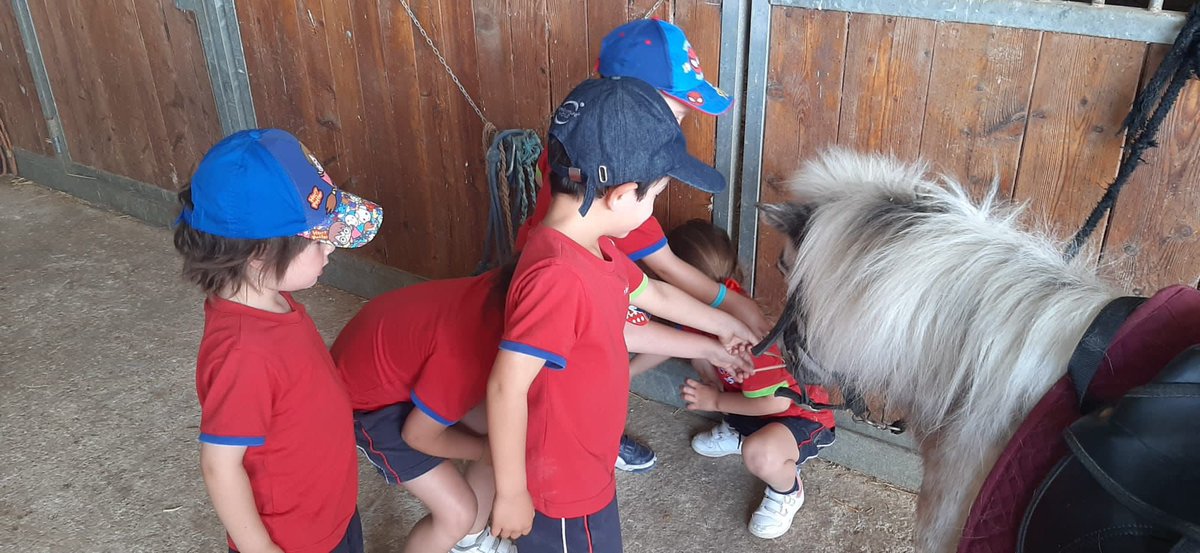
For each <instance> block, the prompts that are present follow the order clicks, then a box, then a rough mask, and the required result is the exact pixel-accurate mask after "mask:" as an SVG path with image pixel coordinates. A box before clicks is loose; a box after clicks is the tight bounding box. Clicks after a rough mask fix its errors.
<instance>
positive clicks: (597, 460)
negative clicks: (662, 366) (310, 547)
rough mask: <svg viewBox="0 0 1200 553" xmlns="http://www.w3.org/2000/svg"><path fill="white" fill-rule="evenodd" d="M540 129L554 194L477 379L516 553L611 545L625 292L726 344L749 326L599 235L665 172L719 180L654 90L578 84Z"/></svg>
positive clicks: (744, 335)
mask: <svg viewBox="0 0 1200 553" xmlns="http://www.w3.org/2000/svg"><path fill="white" fill-rule="evenodd" d="M549 134H550V140H549V145H548V148H549V154H548V160H549V164H550V168H551V171H552V173H553V175H552V177H551V181H550V184H551V187H552V192H553V196H552V199H551V201H550V204H549V206H548V209H547V212H546V217H545V219H544V221H543V223H542V225H541V226H539V227H537V228H535V229H533V231H532V232H530V234H529V237H528V243H527V244H526V245H525V248H524V250H523V251H522V253H521V258H520V260H519V262H518V263H517V267H516V271H515V273H514V276H513V281H512V283H511V285H510V286H509V289H508V299H507V304H506V307H505V331H504V336H503V339H502V341H501V343H500V352H499V354H498V355H497V357H496V362H495V365H494V368H493V371H492V375H491V377H490V379H489V381H488V394H487V412H488V434H489V439H490V440H491V446H492V456H493V461H494V464H495V467H496V500H495V506H494V508H493V511H492V528H493V532H495V533H496V534H497V535H499V536H501V537H506V538H510V539H511V538H520V537H521V536H523V535H525V534H527V533H528V536H526V537H523V538H520V540H519V541H518V542H517V547H518V548H519V549H520V550H521V551H522V553H539V552H543V551H563V550H564V549H565V550H567V551H588V552H599V553H608V552H619V551H621V527H620V520H619V517H618V515H617V504H616V488H615V479H614V474H613V471H614V465H615V461H616V457H617V450H618V447H619V442H620V438H621V430H622V428H623V426H624V423H625V414H626V409H627V406H628V394H629V365H628V361H629V358H628V352H627V350H626V347H625V340H624V336H623V331H624V328H623V327H624V324H625V323H624V321H625V315H626V311H627V308H628V306H629V304H630V302H632V303H634V304H635V305H637V306H638V307H641V308H645V309H646V310H648V311H650V312H652V313H655V314H656V315H660V316H664V317H667V318H669V319H671V320H675V321H680V322H683V323H685V324H689V325H691V326H695V327H697V328H700V329H702V330H705V331H706V332H709V333H710V334H714V335H716V336H718V337H720V340H721V342H722V343H723V344H725V345H726V347H730V348H733V349H739V348H741V347H744V346H748V345H749V344H750V343H751V342H752V340H753V336H751V333H750V331H749V329H747V328H746V327H745V325H743V324H741V323H740V322H738V321H737V320H736V319H734V318H733V317H729V316H727V315H724V314H722V313H721V312H719V311H715V310H713V309H711V308H709V307H707V306H705V305H704V304H702V303H700V302H699V301H697V300H695V299H693V298H692V297H690V296H688V295H687V294H685V293H683V292H681V291H679V290H678V289H676V288H674V287H672V286H670V285H666V284H663V283H661V282H657V281H651V280H650V279H647V278H646V277H645V275H643V274H642V272H641V271H640V270H639V269H638V268H637V266H636V265H634V263H633V262H632V261H630V260H629V258H628V257H626V256H625V255H623V254H622V253H621V252H620V251H619V250H618V249H617V248H616V246H615V245H614V244H613V241H612V239H611V238H608V237H609V236H616V237H621V236H625V235H627V234H628V233H629V232H630V231H632V230H633V229H635V228H637V227H638V226H639V225H641V224H642V223H643V222H645V221H646V219H647V218H649V217H650V214H651V212H652V210H653V209H654V199H655V197H656V196H658V194H660V193H661V192H662V191H663V189H665V187H666V183H667V179H668V177H672V178H676V179H678V180H681V181H683V182H685V183H687V184H690V185H692V186H695V187H696V188H699V189H701V190H704V191H706V192H710V193H714V192H719V191H720V190H721V189H722V188H724V185H725V183H724V179H723V178H722V177H721V175H720V174H719V173H717V172H716V171H715V170H714V169H712V168H711V167H708V166H706V165H704V164H703V163H701V162H700V161H699V160H697V159H695V158H693V157H691V156H690V155H688V153H687V143H686V141H685V139H684V137H683V132H682V130H681V129H680V128H679V125H678V123H677V122H676V120H675V118H674V116H673V115H672V113H671V110H670V108H669V107H668V106H667V104H666V102H664V101H663V100H662V96H660V95H659V94H658V92H657V91H656V90H655V89H654V88H653V87H651V86H650V85H648V84H646V83H645V82H643V81H640V80H638V79H630V78H603V79H593V80H589V81H585V82H584V83H582V84H580V85H579V86H577V87H576V88H575V90H573V91H572V92H571V93H570V94H569V95H568V96H567V99H566V100H565V101H564V102H563V104H562V105H561V106H560V107H559V108H558V110H557V111H556V112H555V113H554V116H553V118H552V121H551V124H550V133H549ZM714 313H715V314H717V315H722V316H723V318H722V317H713V316H711V315H712V314H714ZM543 369H545V370H543ZM535 511H536V514H535Z"/></svg>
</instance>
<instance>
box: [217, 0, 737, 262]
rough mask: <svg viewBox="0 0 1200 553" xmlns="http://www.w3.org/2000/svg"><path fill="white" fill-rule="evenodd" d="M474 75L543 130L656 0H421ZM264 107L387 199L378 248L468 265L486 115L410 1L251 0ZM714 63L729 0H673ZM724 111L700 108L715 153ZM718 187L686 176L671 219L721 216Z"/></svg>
mask: <svg viewBox="0 0 1200 553" xmlns="http://www.w3.org/2000/svg"><path fill="white" fill-rule="evenodd" d="M409 3H410V5H411V6H412V7H413V10H414V11H415V14H416V16H417V17H418V18H419V19H420V21H421V23H422V24H423V25H424V26H425V28H426V30H427V31H428V32H429V34H430V36H431V37H432V39H433V41H434V44H436V45H437V46H438V47H439V48H440V49H441V51H442V53H443V54H444V55H445V58H446V61H447V62H448V63H449V65H450V67H452V68H453V69H454V71H455V73H456V74H457V75H458V77H459V79H460V80H461V82H462V85H463V86H464V87H465V88H466V90H467V91H468V92H469V93H470V94H471V95H472V97H474V99H475V100H476V102H478V104H479V107H480V108H481V109H482V110H483V112H484V114H486V116H487V117H488V119H490V120H491V121H493V122H494V123H495V124H496V126H497V127H498V128H500V129H505V128H532V129H536V130H538V131H539V133H541V134H542V136H543V137H544V133H545V130H546V125H547V121H548V120H549V115H550V113H551V111H552V110H553V108H555V107H556V106H557V105H558V103H559V102H560V101H561V100H562V99H563V98H564V97H565V96H566V94H567V92H569V91H570V90H571V88H573V87H574V86H575V85H576V84H578V83H579V82H580V81H582V80H584V79H586V78H588V77H589V75H590V74H591V71H592V69H593V67H594V66H595V60H596V56H597V51H598V49H599V45H600V40H601V38H603V36H604V35H605V34H606V33H607V32H608V31H609V30H611V29H613V28H614V27H616V26H618V25H620V24H622V23H624V22H626V21H628V20H630V19H634V18H637V17H641V16H642V15H643V14H645V12H646V10H648V9H649V8H650V7H651V6H653V5H654V3H655V2H654V0H591V1H590V2H587V3H586V8H585V7H584V6H585V4H583V3H581V2H576V1H574V0H461V1H458V0H456V1H441V2H428V1H410V2H409ZM237 6H238V20H239V23H240V25H241V28H242V37H243V41H244V43H245V50H246V56H247V66H248V69H249V72H250V83H251V87H252V89H253V95H254V104H255V108H256V111H257V114H258V121H259V124H260V125H263V126H276V127H281V128H284V129H288V130H291V131H292V132H294V133H296V135H297V136H299V137H300V138H301V140H303V141H304V142H305V143H306V144H307V145H308V146H309V148H310V149H312V150H313V151H314V152H315V153H317V155H318V156H321V157H323V158H324V160H325V162H326V163H325V166H326V167H327V168H328V170H329V172H330V174H331V175H332V176H333V177H334V179H335V180H336V181H339V182H340V183H341V184H342V185H343V186H345V187H346V188H347V189H348V190H351V191H356V192H359V193H361V194H363V195H366V196H368V197H370V198H374V199H376V200H378V201H379V202H380V203H381V204H382V205H383V206H384V209H385V215H386V216H385V222H384V225H383V228H382V230H381V232H380V235H379V237H377V238H376V239H375V240H374V241H373V242H372V243H371V244H370V245H369V246H368V247H367V248H366V251H365V252H364V253H365V254H366V255H368V256H370V257H371V258H373V259H375V260H377V261H382V262H384V263H387V264H389V265H393V266H396V267H399V268H401V269H404V270H406V271H409V272H412V273H416V274H419V275H422V276H426V277H431V278H443V277H453V276H462V275H466V274H469V273H470V271H471V270H472V269H473V268H474V267H475V264H476V263H477V262H478V260H479V257H480V254H481V250H482V242H483V232H484V228H485V224H486V221H487V205H488V192H487V187H486V185H487V180H486V174H485V172H484V164H483V161H484V157H483V156H484V145H483V143H482V138H481V136H482V131H483V124H482V123H481V121H480V120H479V118H478V117H477V116H476V114H475V113H474V112H473V111H472V110H471V108H470V107H469V105H468V104H467V102H466V101H465V100H464V99H463V98H462V96H461V94H460V93H459V91H458V89H457V87H456V86H455V85H454V84H453V82H452V81H451V79H450V78H449V76H448V75H447V74H446V72H445V71H444V70H443V68H442V67H441V65H440V64H439V62H438V61H437V58H436V57H435V55H434V54H433V52H432V50H431V49H430V48H429V47H428V46H427V45H426V43H425V41H424V39H423V38H422V37H421V35H420V34H419V33H418V32H417V31H416V30H415V28H414V26H413V25H412V24H411V22H410V20H409V17H408V15H407V14H406V13H405V11H404V8H403V6H402V5H401V3H400V2H399V1H398V0H388V1H382V0H284V1H276V0H239V2H238V4H237ZM657 15H658V16H659V17H662V18H664V19H667V18H672V17H673V18H674V22H675V23H676V24H678V25H680V26H681V27H683V28H684V29H685V30H686V31H687V33H688V36H689V38H691V40H692V42H693V45H694V46H695V48H696V50H697V52H699V54H700V56H701V59H702V60H704V61H705V62H706V64H707V67H708V68H709V70H708V73H707V74H708V76H709V78H710V79H715V78H716V74H717V71H716V69H717V61H718V59H719V58H718V56H719V55H720V51H719V45H720V6H719V4H717V3H713V2H708V1H705V0H674V1H667V2H664V3H663V4H662V6H661V7H660V8H659V10H658V12H657ZM715 124H716V123H715V118H712V117H701V116H692V117H689V120H688V121H686V122H685V127H686V131H687V133H688V138H689V140H690V143H691V147H692V150H693V151H694V152H695V153H696V155H698V156H700V157H701V159H706V160H709V161H712V160H713V157H714V137H715V132H716V127H715ZM709 201H710V197H709V196H707V195H703V194H696V193H692V192H690V191H689V190H687V189H686V187H684V186H683V185H674V186H673V187H672V189H671V192H670V194H669V195H668V196H667V197H666V198H664V199H663V200H660V201H659V203H660V204H661V205H660V206H659V207H658V214H659V216H660V217H661V219H662V221H663V223H664V225H674V224H677V223H681V222H683V221H686V220H687V219H690V218H693V217H705V218H707V217H709V209H708V206H709Z"/></svg>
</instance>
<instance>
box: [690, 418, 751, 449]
mask: <svg viewBox="0 0 1200 553" xmlns="http://www.w3.org/2000/svg"><path fill="white" fill-rule="evenodd" d="M692 450H693V451H695V452H696V453H699V454H701V455H703V456H705V457H724V456H726V455H741V454H742V435H741V434H738V432H737V430H734V429H733V428H732V427H730V426H729V423H727V422H725V421H721V424H718V425H717V426H714V427H713V429H712V430H709V431H708V432H701V433H699V434H696V436H695V437H693V438H692Z"/></svg>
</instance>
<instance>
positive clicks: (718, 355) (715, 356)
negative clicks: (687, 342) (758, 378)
mask: <svg viewBox="0 0 1200 553" xmlns="http://www.w3.org/2000/svg"><path fill="white" fill-rule="evenodd" d="M709 342H710V343H711V344H712V347H710V348H707V349H706V351H705V352H704V357H702V358H701V359H702V360H704V361H708V363H709V364H710V365H712V366H713V367H720V368H722V369H725V370H727V371H729V372H731V373H733V374H736V375H740V374H742V373H746V374H749V373H752V372H753V371H754V360H753V359H751V357H750V354H749V353H747V352H745V351H742V352H737V353H729V352H728V351H726V350H725V347H724V346H723V345H721V344H720V343H718V342H716V341H715V340H709ZM705 380H706V381H708V382H717V378H716V374H715V373H714V374H713V375H712V379H708V378H706V379H705ZM738 381H739V382H740V381H741V378H739V379H738Z"/></svg>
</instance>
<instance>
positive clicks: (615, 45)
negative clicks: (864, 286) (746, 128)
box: [517, 19, 771, 472]
mask: <svg viewBox="0 0 1200 553" xmlns="http://www.w3.org/2000/svg"><path fill="white" fill-rule="evenodd" d="M596 69H597V71H598V72H599V73H600V74H601V75H603V76H605V77H633V78H637V79H639V80H642V81H645V82H646V83H648V84H649V85H651V86H653V87H654V88H655V89H657V90H658V93H659V94H660V95H661V96H662V98H663V99H664V100H666V102H667V105H668V106H669V107H670V108H671V112H672V113H673V114H674V116H675V119H676V121H677V122H682V121H683V118H684V117H686V116H687V114H689V113H691V112H693V111H697V112H700V113H703V114H706V115H714V116H715V115H721V114H722V113H725V112H726V111H727V110H728V109H729V107H730V106H731V105H732V104H733V100H732V99H731V98H730V97H729V96H728V95H726V94H725V93H724V92H722V91H721V90H720V89H719V88H717V87H715V86H713V85H712V84H710V83H709V82H708V81H707V80H705V75H704V70H703V68H702V66H701V64H700V58H699V57H698V56H697V54H696V51H695V49H693V48H692V45H691V42H689V41H688V38H687V36H685V35H684V32H683V29H680V28H679V27H677V26H675V25H672V24H671V23H668V22H666V21H661V20H657V19H639V20H636V21H631V22H629V23H626V24H624V25H621V26H620V27H617V28H616V29H613V30H612V32H610V33H608V35H606V36H605V37H604V39H603V41H602V42H601V43H600V57H599V60H598V61H597V65H596ZM539 168H540V169H541V172H542V175H543V182H542V186H541V189H540V190H539V191H538V198H537V204H536V208H535V209H534V213H533V215H531V216H530V217H529V219H528V220H527V221H526V222H525V224H524V225H523V226H522V227H521V229H520V232H519V233H518V236H517V249H518V250H520V249H521V248H522V247H523V245H524V243H525V240H526V239H527V237H528V235H529V232H530V231H531V230H532V229H534V228H536V227H537V226H538V225H539V224H541V222H542V219H543V218H545V216H546V212H547V210H548V209H549V205H550V188H551V187H550V168H549V165H548V163H547V160H546V154H545V153H543V155H542V158H541V159H540V160H539ZM613 239H614V240H613V241H614V243H615V244H616V246H617V249H619V250H621V252H622V253H624V254H625V255H627V256H629V258H630V259H632V260H633V261H637V262H641V263H644V264H645V266H646V267H648V268H649V269H650V270H652V271H654V273H655V274H656V275H658V277H659V278H661V279H663V280H665V281H667V282H669V283H671V284H673V285H675V286H677V287H679V288H680V289H681V290H683V291H685V292H687V293H688V294H689V295H691V296H692V297H694V298H697V299H699V300H700V301H703V302H706V303H708V304H709V305H711V306H713V307H716V308H718V309H720V310H722V311H725V312H726V313H729V314H731V315H733V316H734V317H737V318H738V319H739V320H741V321H742V322H744V323H746V326H749V327H750V329H751V330H753V331H754V332H755V333H756V334H757V335H759V336H763V335H765V334H766V333H767V331H768V330H770V326H771V325H769V324H767V321H766V318H764V317H763V314H762V310H761V309H760V308H759V307H758V304H756V303H755V302H754V300H753V299H750V298H748V297H746V296H742V295H740V294H729V293H727V292H728V291H727V290H725V289H724V288H723V287H722V285H721V284H719V283H716V282H713V280H712V279H710V278H708V277H707V276H706V275H705V274H704V273H702V272H700V271H698V270H697V269H696V268H694V267H692V266H691V265H688V264H687V263H686V262H684V261H683V260H681V259H680V258H679V257H677V256H676V255H675V253H674V252H673V251H671V248H670V246H669V245H668V243H667V237H666V234H664V232H663V228H662V225H660V224H659V222H658V220H657V219H656V218H654V217H653V216H652V217H650V218H648V219H646V221H645V222H644V223H642V224H641V225H640V226H639V227H638V228H636V229H634V230H633V231H631V232H630V233H629V234H628V235H626V236H623V237H613ZM634 321H636V323H635V324H629V325H627V327H626V331H625V338H626V341H627V343H628V344H629V347H630V349H631V350H636V351H640V352H653V353H661V354H663V355H666V356H673V357H686V358H692V357H695V356H696V355H697V354H696V353H695V352H694V351H692V350H691V349H690V348H688V347H687V346H686V345H685V344H682V343H678V340H679V339H680V336H679V333H677V332H674V329H672V328H669V327H667V326H665V325H661V324H659V323H657V322H645V320H644V316H639V315H638V314H631V322H634ZM645 368H648V367H645ZM643 370H644V369H643ZM655 461H656V457H655V455H654V451H653V450H651V449H650V448H649V447H647V446H646V445H644V444H641V443H638V442H637V441H634V440H633V439H631V438H629V437H628V436H622V438H621V451H620V455H618V457H617V461H616V466H617V468H618V469H620V470H624V471H629V472H643V471H646V470H649V469H650V468H651V467H653V466H654V463H655Z"/></svg>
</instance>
